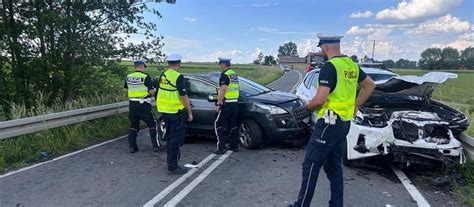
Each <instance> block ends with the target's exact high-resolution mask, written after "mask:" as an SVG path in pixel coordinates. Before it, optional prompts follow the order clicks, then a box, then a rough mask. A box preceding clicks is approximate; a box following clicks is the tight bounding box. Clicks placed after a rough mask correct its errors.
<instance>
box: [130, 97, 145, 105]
mask: <svg viewBox="0 0 474 207" xmlns="http://www.w3.org/2000/svg"><path fill="white" fill-rule="evenodd" d="M128 100H129V101H135V102H140V104H143V103H148V104H151V98H129V99H128Z"/></svg>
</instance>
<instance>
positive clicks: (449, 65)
mask: <svg viewBox="0 0 474 207" xmlns="http://www.w3.org/2000/svg"><path fill="white" fill-rule="evenodd" d="M440 67H441V68H443V69H459V51H458V50H457V49H454V48H452V47H446V48H444V49H443V50H442V52H441V66H440Z"/></svg>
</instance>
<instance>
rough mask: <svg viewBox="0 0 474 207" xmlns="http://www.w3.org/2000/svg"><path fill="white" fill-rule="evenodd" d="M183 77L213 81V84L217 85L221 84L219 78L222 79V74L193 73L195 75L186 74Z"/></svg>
mask: <svg viewBox="0 0 474 207" xmlns="http://www.w3.org/2000/svg"><path fill="white" fill-rule="evenodd" d="M183 75H184V76H185V77H191V78H198V79H202V80H207V81H211V82H214V83H215V84H217V82H219V78H220V77H221V73H219V72H207V73H193V74H190V73H185V74H183Z"/></svg>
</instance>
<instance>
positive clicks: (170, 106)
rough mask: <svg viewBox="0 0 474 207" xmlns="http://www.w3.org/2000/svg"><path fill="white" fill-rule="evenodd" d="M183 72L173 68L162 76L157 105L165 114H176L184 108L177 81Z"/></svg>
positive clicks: (159, 110)
mask: <svg viewBox="0 0 474 207" xmlns="http://www.w3.org/2000/svg"><path fill="white" fill-rule="evenodd" d="M180 75H181V73H179V72H177V71H176V70H173V69H168V70H166V71H165V72H164V73H163V74H162V75H161V77H160V80H159V89H158V98H157V99H156V106H157V108H158V112H160V113H165V114H176V113H178V111H179V110H182V109H184V105H183V104H182V103H181V99H180V97H179V92H178V88H177V87H176V81H177V80H178V77H179V76H180Z"/></svg>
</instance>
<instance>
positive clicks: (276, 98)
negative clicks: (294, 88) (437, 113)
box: [247, 91, 298, 105]
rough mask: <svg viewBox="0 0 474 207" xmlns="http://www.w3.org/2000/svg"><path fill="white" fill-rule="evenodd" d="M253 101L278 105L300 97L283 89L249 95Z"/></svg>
mask: <svg viewBox="0 0 474 207" xmlns="http://www.w3.org/2000/svg"><path fill="white" fill-rule="evenodd" d="M247 98H248V99H249V100H251V101H255V102H260V103H266V104H273V105H278V104H282V103H286V102H290V101H293V100H295V99H298V96H296V95H294V94H291V93H288V92H282V91H271V92H268V93H264V94H260V95H257V96H250V97H247Z"/></svg>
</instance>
